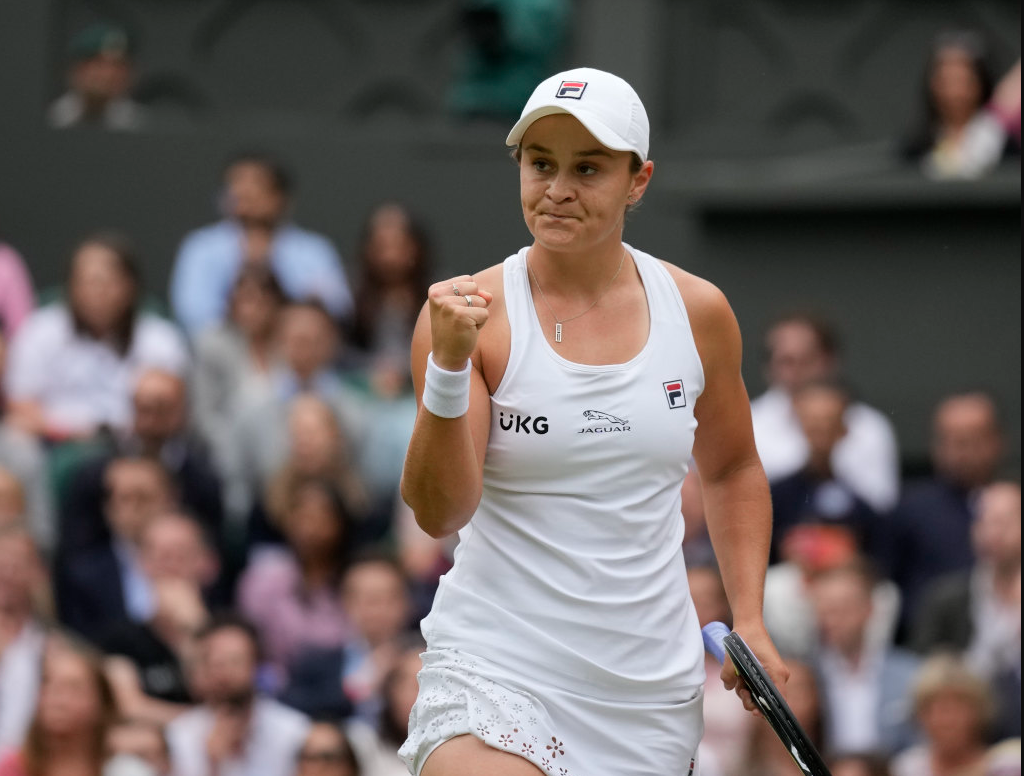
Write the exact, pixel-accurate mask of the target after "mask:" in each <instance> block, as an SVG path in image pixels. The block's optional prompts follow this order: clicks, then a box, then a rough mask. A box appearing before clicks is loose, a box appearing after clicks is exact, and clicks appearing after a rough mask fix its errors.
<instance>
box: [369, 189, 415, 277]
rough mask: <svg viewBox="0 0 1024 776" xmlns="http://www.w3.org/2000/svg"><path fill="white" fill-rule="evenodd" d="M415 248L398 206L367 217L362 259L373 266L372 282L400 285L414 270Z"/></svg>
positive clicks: (389, 207)
mask: <svg viewBox="0 0 1024 776" xmlns="http://www.w3.org/2000/svg"><path fill="white" fill-rule="evenodd" d="M418 254H419V246H418V245H417V243H416V240H415V238H414V237H413V234H412V231H411V223H410V220H409V215H408V214H407V213H406V212H405V210H403V209H402V208H401V207H400V206H399V205H383V206H381V207H380V208H378V209H377V210H376V211H375V212H374V213H373V215H372V216H371V217H370V228H369V234H368V237H367V241H366V259H367V260H368V261H371V262H373V265H374V267H373V275H374V278H375V279H376V280H377V281H379V282H383V283H390V284H395V283H401V282H403V281H405V280H406V279H408V278H409V276H410V274H411V273H412V272H413V271H414V270H415V269H416V262H417V257H418Z"/></svg>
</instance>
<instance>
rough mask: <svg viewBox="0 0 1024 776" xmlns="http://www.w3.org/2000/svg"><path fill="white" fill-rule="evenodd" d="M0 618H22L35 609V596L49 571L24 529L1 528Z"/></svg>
mask: <svg viewBox="0 0 1024 776" xmlns="http://www.w3.org/2000/svg"><path fill="white" fill-rule="evenodd" d="M0 558H2V559H3V561H2V562H0V617H3V616H5V615H11V616H14V617H16V618H17V617H21V616H24V615H26V614H28V613H29V612H31V609H32V595H33V591H34V590H35V589H36V588H37V586H39V585H41V584H44V583H45V581H46V571H45V569H44V568H43V562H42V559H41V558H40V557H39V552H38V550H37V549H36V545H35V542H33V541H32V537H31V535H30V534H29V533H28V532H27V531H26V530H25V529H23V528H18V527H7V528H0Z"/></svg>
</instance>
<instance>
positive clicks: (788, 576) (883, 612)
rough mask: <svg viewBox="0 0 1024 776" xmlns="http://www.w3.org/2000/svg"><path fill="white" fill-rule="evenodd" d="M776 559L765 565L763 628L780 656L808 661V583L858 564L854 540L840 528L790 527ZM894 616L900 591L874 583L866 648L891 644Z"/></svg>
mask: <svg viewBox="0 0 1024 776" xmlns="http://www.w3.org/2000/svg"><path fill="white" fill-rule="evenodd" d="M781 556H782V562H781V563H774V564H772V565H771V566H769V567H768V573H767V574H766V576H765V587H764V621H765V625H766V627H767V628H768V632H769V633H770V634H771V636H772V639H773V640H774V641H775V643H776V645H777V646H778V647H779V648H780V649H782V650H783V651H784V654H787V655H790V656H793V657H798V658H801V659H807V660H810V659H812V658H813V657H814V655H815V652H816V649H817V644H818V638H819V635H818V623H817V618H816V616H815V613H814V602H813V601H812V599H811V591H810V588H811V583H812V580H813V579H814V578H815V577H816V576H818V575H819V574H821V573H823V572H826V571H828V570H830V569H834V568H838V567H840V566H845V565H848V564H851V563H855V562H857V561H858V558H859V557H860V556H859V555H858V550H857V542H856V539H855V538H854V536H853V534H851V533H850V532H849V531H848V530H846V529H845V528H843V527H841V526H835V525H813V524H806V525H801V526H797V527H795V528H792V529H790V531H789V533H788V534H787V535H786V539H785V541H784V542H783V543H782V553H781ZM899 612H900V593H899V588H898V587H896V584H895V583H894V582H893V581H892V580H889V579H878V580H877V581H876V583H875V586H874V589H873V590H872V594H871V617H870V620H869V622H868V625H867V640H868V642H869V645H870V648H876V647H877V648H881V647H882V646H885V647H888V646H889V645H891V644H892V642H893V638H894V637H895V634H896V625H897V621H898V619H899Z"/></svg>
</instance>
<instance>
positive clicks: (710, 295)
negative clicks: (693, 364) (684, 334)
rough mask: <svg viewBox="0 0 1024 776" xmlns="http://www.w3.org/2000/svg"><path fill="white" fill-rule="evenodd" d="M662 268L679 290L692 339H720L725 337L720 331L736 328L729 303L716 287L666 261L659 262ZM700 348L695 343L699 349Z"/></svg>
mask: <svg viewBox="0 0 1024 776" xmlns="http://www.w3.org/2000/svg"><path fill="white" fill-rule="evenodd" d="M661 264H662V266H663V267H665V269H666V270H668V273H669V275H671V276H672V279H673V280H674V281H675V284H676V287H677V288H678V289H679V295H680V296H681V297H682V298H683V304H684V305H686V314H687V315H688V316H689V318H690V325H691V326H692V327H693V332H694V336H696V337H698V340H701V339H706V338H707V337H709V336H710V337H714V336H715V335H716V334H718V335H721V334H722V333H724V332H723V327H725V329H726V330H732V329H733V328H734V327H736V317H735V316H734V315H733V312H732V307H731V306H730V305H729V300H728V299H726V298H725V294H723V293H722V291H721V289H719V288H718V286H716V285H715V284H714V283H712V282H710V281H708V280H705V279H704V278H702V277H698V276H697V275H694V274H693V273H691V272H687V271H686V270H684V269H680V268H679V267H677V266H675V265H674V264H671V263H669V262H667V261H664V260H661ZM700 344H701V342H700V341H698V346H699V345H700Z"/></svg>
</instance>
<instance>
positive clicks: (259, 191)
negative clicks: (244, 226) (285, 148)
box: [224, 161, 287, 226]
mask: <svg viewBox="0 0 1024 776" xmlns="http://www.w3.org/2000/svg"><path fill="white" fill-rule="evenodd" d="M224 177H225V186H226V192H225V195H226V199H227V203H226V205H227V213H228V216H229V217H231V218H234V219H236V220H238V221H241V222H242V223H254V224H261V225H265V226H273V225H274V224H276V223H277V222H279V221H280V220H281V218H282V217H283V216H284V211H285V208H286V206H287V200H286V198H285V197H284V195H283V194H282V193H281V192H280V191H279V190H278V189H277V186H276V185H275V184H274V178H273V175H272V174H271V173H270V171H269V170H268V169H267V168H266V167H265V166H264V165H262V164H260V163H259V162H255V161H241V162H238V163H236V164H233V165H231V167H230V168H228V171H227V173H226V174H225V176H224Z"/></svg>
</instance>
